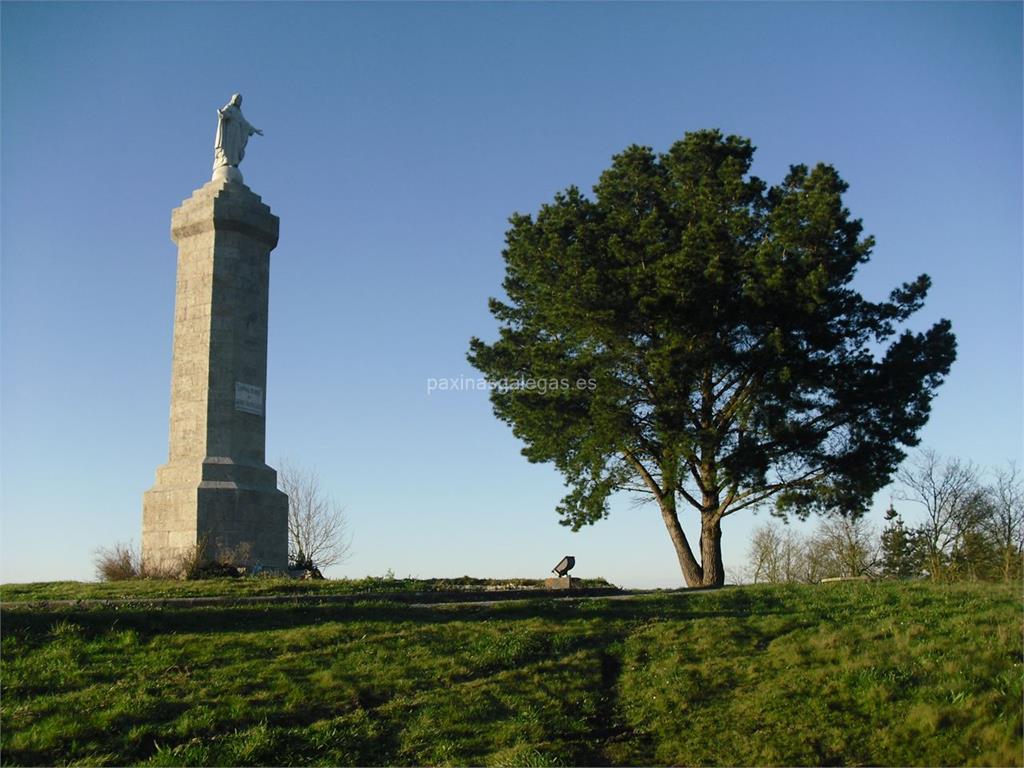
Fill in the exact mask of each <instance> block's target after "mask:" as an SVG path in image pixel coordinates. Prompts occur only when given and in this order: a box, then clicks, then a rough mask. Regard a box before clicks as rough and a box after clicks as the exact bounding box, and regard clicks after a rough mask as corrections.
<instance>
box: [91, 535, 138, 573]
mask: <svg viewBox="0 0 1024 768" xmlns="http://www.w3.org/2000/svg"><path fill="white" fill-rule="evenodd" d="M93 562H94V563H95V565H96V577H97V578H98V579H99V580H100V581H126V580H127V579H140V578H142V577H143V574H144V570H143V566H142V556H141V555H140V554H139V551H138V549H136V548H135V546H134V545H132V544H131V543H128V544H125V543H123V542H120V541H119V542H117V543H116V544H114V545H113V546H111V547H99V548H98V549H97V550H96V552H95V555H94V558H93Z"/></svg>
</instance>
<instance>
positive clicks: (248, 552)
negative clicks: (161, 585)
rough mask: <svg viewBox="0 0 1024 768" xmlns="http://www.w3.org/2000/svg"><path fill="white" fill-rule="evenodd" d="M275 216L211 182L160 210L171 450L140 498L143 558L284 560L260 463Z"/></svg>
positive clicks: (282, 517) (165, 563)
mask: <svg viewBox="0 0 1024 768" xmlns="http://www.w3.org/2000/svg"><path fill="white" fill-rule="evenodd" d="M278 226H279V220H278V218H277V216H275V215H273V214H272V213H271V212H270V208H269V207H267V206H266V205H264V204H263V202H262V201H261V200H260V198H259V196H258V195H256V194H253V192H252V191H251V190H250V189H249V188H248V187H247V186H245V185H244V184H242V183H240V182H238V181H227V180H226V179H223V178H222V179H217V180H214V181H211V182H210V183H209V184H206V185H205V186H204V187H202V188H201V189H199V190H197V191H196V192H195V193H194V194H193V195H192V197H191V198H189V199H188V200H186V201H185V202H184V203H183V204H182V206H181V207H180V208H177V209H175V210H174V213H173V214H172V217H171V237H172V238H173V240H174V241H175V242H176V243H177V244H178V278H177V288H176V298H175V307H174V358H173V363H172V375H171V424H170V456H169V458H168V461H167V463H166V464H165V465H163V466H162V467H160V468H159V469H157V473H156V484H155V485H154V486H153V487H152V488H151V489H150V490H149V491H147V492H146V494H145V496H144V498H143V512H142V555H143V560H144V562H145V563H146V565H147V567H150V568H155V569H161V570H174V569H175V568H177V567H180V565H179V564H180V563H181V561H182V558H186V557H188V556H189V555H190V554H191V553H194V552H195V551H196V548H197V546H198V547H201V548H204V549H205V551H204V552H203V555H204V556H205V557H206V558H210V559H212V558H217V559H222V560H228V561H230V562H231V563H233V564H237V565H246V566H254V565H261V566H263V567H267V568H275V569H277V568H280V569H284V568H286V567H287V565H288V497H287V496H286V495H285V494H284V493H282V492H281V491H279V490H278V488H277V473H276V472H275V471H274V470H273V469H271V468H270V467H269V466H267V464H266V456H265V444H266V386H267V301H268V291H269V279H270V252H271V250H273V248H274V246H276V245H277V236H278Z"/></svg>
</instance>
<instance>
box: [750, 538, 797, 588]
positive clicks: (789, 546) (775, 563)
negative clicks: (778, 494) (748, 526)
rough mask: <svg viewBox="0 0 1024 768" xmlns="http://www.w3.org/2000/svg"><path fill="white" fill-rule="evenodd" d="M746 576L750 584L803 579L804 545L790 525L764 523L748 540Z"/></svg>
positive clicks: (777, 582) (778, 582) (779, 582)
mask: <svg viewBox="0 0 1024 768" xmlns="http://www.w3.org/2000/svg"><path fill="white" fill-rule="evenodd" d="M747 558H748V562H749V566H748V568H749V578H750V580H751V581H752V582H753V583H754V584H782V583H785V582H793V581H802V580H803V564H804V545H803V542H802V541H801V540H800V536H799V535H798V534H797V533H796V531H794V530H793V529H792V528H789V527H787V526H782V525H778V524H773V523H766V524H765V525H762V526H760V527H758V528H756V529H754V535H753V536H752V537H751V539H750V550H749V552H748V555H747Z"/></svg>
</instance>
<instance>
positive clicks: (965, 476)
mask: <svg viewBox="0 0 1024 768" xmlns="http://www.w3.org/2000/svg"><path fill="white" fill-rule="evenodd" d="M896 478H897V480H898V481H899V483H900V485H901V486H903V488H902V490H901V491H900V492H899V493H898V495H897V498H899V499H902V500H904V501H910V502H913V503H915V504H919V505H920V506H921V507H923V508H924V512H925V519H924V522H923V523H922V524H921V526H920V527H919V529H918V530H919V531H920V533H921V535H922V537H923V543H924V545H925V547H926V552H925V565H926V567H927V568H928V570H929V572H930V573H931V574H932V576H939V575H941V574H942V573H943V572H944V571H945V570H946V568H947V564H948V561H949V557H950V555H951V554H952V552H953V550H954V549H956V547H957V545H958V544H959V543H961V542H962V541H963V540H964V537H965V535H967V534H968V533H969V532H971V531H975V530H977V529H978V527H979V526H980V525H981V524H982V523H983V522H984V520H985V518H986V514H987V509H986V507H987V506H988V505H987V504H986V499H985V495H986V494H985V490H984V489H983V487H982V485H981V482H980V478H979V472H978V469H977V467H975V465H974V464H972V463H971V462H962V461H960V460H959V459H947V460H944V459H942V457H941V456H939V454H937V453H936V452H935V451H933V450H930V449H925V450H921V451H919V452H918V453H917V455H916V456H915V457H914V459H913V460H912V461H911V462H910V463H909V464H907V465H904V466H903V467H902V468H901V469H900V471H899V472H898V473H897V475H896Z"/></svg>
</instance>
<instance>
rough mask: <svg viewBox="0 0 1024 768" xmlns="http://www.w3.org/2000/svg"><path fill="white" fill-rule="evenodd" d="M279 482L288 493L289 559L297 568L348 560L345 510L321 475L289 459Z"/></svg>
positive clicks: (320, 565) (284, 463) (278, 473)
mask: <svg viewBox="0 0 1024 768" xmlns="http://www.w3.org/2000/svg"><path fill="white" fill-rule="evenodd" d="M279 466H280V469H279V470H278V472H277V481H278V485H279V486H280V488H281V490H282V491H284V492H285V493H287V494H288V560H289V562H290V563H291V564H292V565H293V566H294V567H296V568H306V569H313V568H326V567H328V566H331V565H336V564H338V563H340V562H343V561H344V560H346V559H347V558H348V557H349V555H350V549H351V547H352V536H351V535H350V534H349V531H348V520H347V519H346V517H345V509H344V507H342V506H341V505H340V504H338V502H337V501H335V500H334V498H332V497H331V496H329V495H327V493H326V492H324V490H323V489H322V488H321V487H320V476H319V475H318V474H317V473H316V472H315V471H313V470H301V469H298V468H296V467H295V466H293V465H292V464H290V463H289V462H287V461H282V462H280V463H279Z"/></svg>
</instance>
